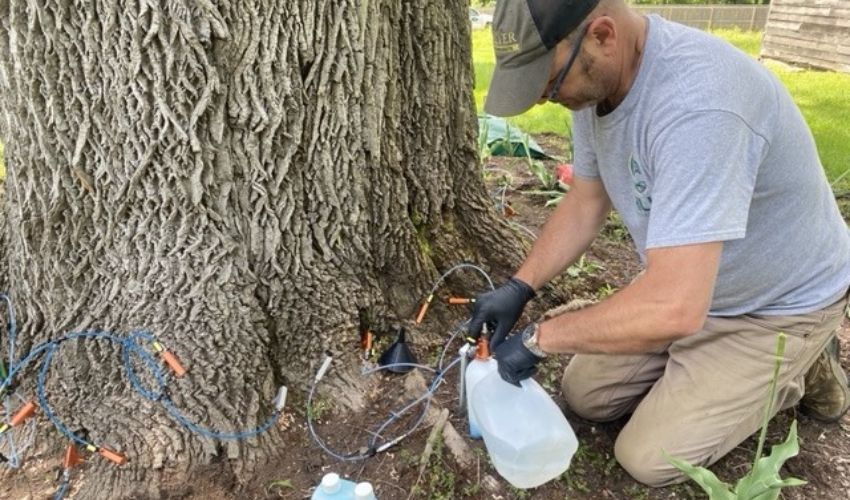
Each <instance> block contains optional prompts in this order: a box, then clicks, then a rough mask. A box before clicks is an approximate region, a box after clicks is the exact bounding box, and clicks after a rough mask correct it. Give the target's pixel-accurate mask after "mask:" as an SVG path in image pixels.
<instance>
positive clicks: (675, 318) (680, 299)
mask: <svg viewBox="0 0 850 500" xmlns="http://www.w3.org/2000/svg"><path fill="white" fill-rule="evenodd" d="M722 249H723V244H722V243H720V242H715V243H705V244H699V245H689V246H682V247H671V248H665V249H656V250H651V251H649V252H648V265H647V269H646V271H645V272H644V273H642V274H641V275H639V276H638V277H637V278H636V279H635V280H634V281H633V282H632V283H631V284H630V285H628V286H627V287H625V288H624V289H622V290H621V291H619V292H617V293H616V294H614V295H613V296H611V297H609V298H608V299H606V300H604V301H602V302H600V303H599V304H596V305H594V306H591V307H588V308H586V309H582V310H580V311H575V312H570V313H566V314H562V315H560V316H556V317H554V318H552V319H550V320H547V321H545V322H543V323H541V324H540V329H539V333H538V336H539V337H538V342H539V345H540V348H541V349H542V350H543V351H544V352H550V353H581V354H631V353H644V352H649V351H652V350H655V349H657V348H659V347H661V346H664V345H666V344H669V343H670V342H672V341H674V340H677V339H679V338H682V337H685V336H688V335H690V334H693V333H695V332H697V331H699V329H701V328H702V326H703V323H704V322H705V318H706V315H707V314H708V310H709V308H710V306H711V299H712V295H713V290H714V282H715V279H716V276H717V268H718V265H719V262H720V254H721V251H722Z"/></svg>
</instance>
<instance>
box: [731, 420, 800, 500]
mask: <svg viewBox="0 0 850 500" xmlns="http://www.w3.org/2000/svg"><path fill="white" fill-rule="evenodd" d="M799 451H800V446H799V444H798V442H797V421H796V420H795V421H794V422H792V423H791V430H790V431H789V432H788V437H787V438H786V439H785V441H784V442H783V443H781V444H778V445H775V446H774V447H773V448H772V449H771V452H770V455H768V456H765V457H762V458H760V459H759V460H758V461H757V462H756V463H755V465H754V466H753V470H751V471H750V473H749V474H747V475H746V476H744V477H743V478H741V480H740V481H738V484H737V486H736V487H735V493H736V494H737V497H738V498H739V499H742V500H774V499H776V498H778V497H779V491H780V489H781V488H785V487H789V486H800V485H802V484H806V482H805V481H802V480H800V479H796V478H788V479H785V480H783V479H782V478H781V477H780V476H779V470H780V469H781V468H782V465H783V464H784V463H785V461H786V460H788V459H789V458H791V457H793V456H796V455H797V453H798V452H799Z"/></svg>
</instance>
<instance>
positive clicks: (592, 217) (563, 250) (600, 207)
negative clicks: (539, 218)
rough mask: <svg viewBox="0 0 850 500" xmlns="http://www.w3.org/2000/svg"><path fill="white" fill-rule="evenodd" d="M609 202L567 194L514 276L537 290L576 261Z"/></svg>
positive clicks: (607, 210) (596, 230)
mask: <svg viewBox="0 0 850 500" xmlns="http://www.w3.org/2000/svg"><path fill="white" fill-rule="evenodd" d="M609 211H610V202H608V199H607V197H604V198H599V197H596V198H591V199H588V198H586V197H585V198H582V197H579V196H575V197H574V196H573V194H572V193H568V194H567V195H566V196H564V199H563V200H561V203H560V205H558V208H557V209H555V212H554V213H553V214H552V216H551V217H550V218H549V220H548V221H547V222H546V224H545V225H544V226H543V230H542V231H541V232H540V236H538V238H537V241H535V243H534V246H533V247H532V248H531V252H529V254H528V257H526V259H525V262H524V263H523V264H522V266H521V267H520V268H519V270H518V271H517V272H516V274H515V276H516V277H517V278H519V279H521V280H522V281H524V282H526V283H528V284H529V285H531V287H532V288H534V289H535V290H538V289H539V288H540V287H542V286H543V285H545V284H546V283H547V282H548V281H549V280H551V279H552V278H554V277H555V276H557V275H558V274H560V273H561V272H563V270H564V269H566V268H567V267H568V266H569V265H571V264H572V263H573V262H575V261H577V260H578V259H579V257H581V255H582V254H583V253H584V252H585V251H586V250H587V248H588V247H589V246H590V244H591V243H592V242H593V240H594V238H596V235H597V234H598V232H599V229H600V228H601V227H602V224H603V223H604V222H605V219H606V217H607V215H608V212H609Z"/></svg>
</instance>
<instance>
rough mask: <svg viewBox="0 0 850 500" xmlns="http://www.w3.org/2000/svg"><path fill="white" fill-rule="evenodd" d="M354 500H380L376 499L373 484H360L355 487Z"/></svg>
mask: <svg viewBox="0 0 850 500" xmlns="http://www.w3.org/2000/svg"><path fill="white" fill-rule="evenodd" d="M354 500H378V499H377V497H375V490H374V489H373V488H372V483H369V482H362V483H358V484H357V486H355V487H354Z"/></svg>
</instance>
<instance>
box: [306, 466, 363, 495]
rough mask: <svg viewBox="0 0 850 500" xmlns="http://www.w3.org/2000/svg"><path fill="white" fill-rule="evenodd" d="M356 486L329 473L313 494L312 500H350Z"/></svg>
mask: <svg viewBox="0 0 850 500" xmlns="http://www.w3.org/2000/svg"><path fill="white" fill-rule="evenodd" d="M355 488H356V486H355V484H354V483H353V482H352V481H349V480H347V479H342V478H340V477H339V474H336V473H333V472H331V473H329V474H325V475H324V477H322V482H321V483H320V484H319V486H318V487H317V488H316V491H314V492H313V496H312V497H310V498H311V499H312V500H350V499H351V498H353V497H354V490H355Z"/></svg>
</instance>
